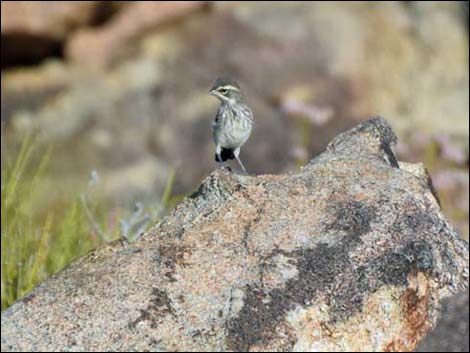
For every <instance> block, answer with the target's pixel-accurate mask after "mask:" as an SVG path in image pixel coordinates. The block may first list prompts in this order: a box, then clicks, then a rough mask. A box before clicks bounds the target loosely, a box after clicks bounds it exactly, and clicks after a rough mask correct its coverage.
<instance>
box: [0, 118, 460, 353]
mask: <svg viewBox="0 0 470 353" xmlns="http://www.w3.org/2000/svg"><path fill="white" fill-rule="evenodd" d="M395 140H396V137H395V135H394V133H393V132H392V130H391V129H390V127H389V126H388V124H387V123H386V121H385V120H384V119H382V118H374V119H371V120H369V121H367V122H364V123H362V124H361V125H359V126H357V127H356V128H354V129H352V130H350V131H347V132H345V133H343V134H341V135H339V136H338V137H337V138H336V139H334V140H333V141H332V142H331V143H330V144H329V145H328V147H327V149H326V151H325V152H324V153H323V154H321V155H320V156H318V157H317V158H315V159H314V160H312V161H311V162H310V163H309V164H308V165H306V166H305V167H304V168H302V169H301V170H300V171H298V172H296V173H292V174H287V175H260V176H239V175H235V174H232V173H229V172H227V171H223V170H216V171H214V172H213V173H212V174H211V175H210V176H209V177H207V179H206V180H205V181H204V182H203V183H202V185H201V186H200V188H199V189H198V190H197V191H196V192H195V193H194V194H192V195H191V196H189V197H188V198H186V199H185V200H184V201H183V202H182V203H181V204H179V205H178V207H176V209H175V210H174V211H173V213H172V214H171V215H170V216H168V217H167V218H165V219H164V220H163V221H161V222H160V223H159V224H157V225H156V226H155V227H154V228H153V229H152V230H151V231H150V232H149V233H148V234H147V235H146V236H144V237H143V238H142V239H141V240H139V241H138V242H136V243H133V244H128V245H125V244H122V243H120V242H115V243H112V244H109V245H106V246H105V247H102V248H99V249H97V250H95V251H93V252H91V253H90V254H88V255H87V256H85V257H83V258H81V259H79V260H77V261H75V262H74V263H73V264H72V265H70V266H69V267H68V268H67V269H65V270H64V271H62V272H61V273H59V274H58V275H56V276H53V277H52V278H50V279H48V280H47V281H46V282H44V283H43V284H41V285H39V286H38V287H37V288H36V289H35V290H34V291H33V292H31V293H30V294H29V295H28V296H26V297H25V298H23V299H22V300H20V301H19V302H17V303H16V304H14V305H13V306H12V307H10V308H9V309H7V310H6V311H4V312H3V313H2V347H1V348H2V351H7V350H17V351H18V350H26V351H29V350H54V351H59V350H81V351H83V350H88V351H97V350H105V351H109V350H113V351H114V350H116V351H127V350H131V351H136V350H141V351H142V350H152V351H162V350H166V351H175V350H177V351H194V350H199V351H227V350H230V351H245V350H249V351H259V350H261V351H263V350H269V351H272V350H277V351H279V350H288V351H291V350H292V351H317V350H323V351H325V350H337V351H356V350H366V351H383V350H388V351H390V350H412V349H415V348H416V345H417V343H418V342H419V340H420V339H421V338H422V337H423V336H424V335H425V334H426V333H427V332H429V331H430V330H431V329H432V327H433V325H434V324H435V322H436V320H437V317H438V312H439V308H440V300H441V299H442V298H444V297H446V296H448V295H450V294H451V293H454V292H458V291H460V290H462V289H463V288H465V287H467V286H468V258H469V257H468V244H467V243H466V242H465V241H463V240H461V239H460V238H459V236H458V235H457V234H456V233H455V232H454V231H453V230H452V228H451V226H450V225H449V224H448V223H447V222H446V221H445V220H444V218H443V216H442V213H441V210H440V207H439V204H438V201H437V200H436V198H435V196H434V195H435V193H434V191H433V188H432V186H431V185H432V184H431V181H430V180H429V178H428V176H427V174H426V172H425V170H424V168H422V166H420V165H412V164H405V163H398V162H397V161H396V159H395V157H394V154H393V152H392V145H393V143H394V142H395ZM398 165H399V166H400V167H398Z"/></svg>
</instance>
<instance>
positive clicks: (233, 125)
mask: <svg viewBox="0 0 470 353" xmlns="http://www.w3.org/2000/svg"><path fill="white" fill-rule="evenodd" d="M209 94H210V95H212V96H214V97H217V98H218V99H219V101H220V106H219V109H218V111H217V114H216V116H215V119H214V121H213V122H212V137H213V139H214V143H215V160H216V162H218V163H223V162H225V161H227V160H229V159H234V158H235V159H236V160H237V162H238V164H240V167H241V168H242V169H243V172H244V173H245V174H248V173H247V171H246V168H245V166H244V165H243V163H242V161H241V160H240V157H239V156H240V149H241V147H242V146H243V145H244V144H245V142H246V141H247V140H248V138H249V137H250V134H251V130H252V129H253V113H252V111H251V109H250V107H248V105H247V103H246V101H245V98H244V97H243V95H242V93H241V90H240V86H239V85H238V83H237V82H236V81H234V80H233V79H231V78H226V77H222V78H218V79H216V80H215V82H214V84H213V86H212V88H211V90H210V91H209Z"/></svg>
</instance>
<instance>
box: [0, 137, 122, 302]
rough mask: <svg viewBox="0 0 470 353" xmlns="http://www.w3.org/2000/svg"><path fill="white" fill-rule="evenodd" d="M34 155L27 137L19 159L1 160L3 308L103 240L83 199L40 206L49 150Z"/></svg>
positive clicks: (71, 199) (74, 198)
mask: <svg viewBox="0 0 470 353" xmlns="http://www.w3.org/2000/svg"><path fill="white" fill-rule="evenodd" d="M33 152H35V153H36V152H37V146H36V144H35V143H34V142H33V141H32V140H31V138H26V139H25V140H24V141H23V143H22V146H21V148H20V151H19V152H18V153H17V154H16V155H12V156H9V157H10V158H7V159H6V160H2V172H1V241H2V243H1V246H2V251H1V298H2V310H3V309H5V308H6V307H8V306H10V305H11V304H12V303H14V302H15V301H16V300H17V299H18V298H20V297H22V296H23V295H25V294H26V293H27V292H29V291H30V290H31V289H32V288H33V287H34V286H35V285H37V284H38V283H39V282H41V281H43V280H44V279H45V278H47V277H48V276H50V275H51V274H54V273H56V272H57V271H59V270H61V269H62V268H63V267H64V266H66V265H67V264H68V263H70V262H71V261H72V260H73V259H74V258H76V257H78V256H80V255H83V254H85V253H86V252H88V251H89V250H90V249H92V248H94V247H96V246H97V245H99V244H100V243H101V242H102V241H103V240H102V239H100V237H98V236H96V234H94V232H93V230H92V229H91V227H90V222H89V221H88V218H87V215H86V211H85V209H84V207H83V205H82V202H81V199H80V197H74V196H71V197H69V198H67V197H65V200H63V201H61V202H60V203H59V204H57V203H56V204H52V205H47V207H46V206H43V205H41V202H40V201H39V198H40V197H39V194H40V192H39V191H40V183H39V182H40V180H41V178H43V177H44V170H45V169H46V168H47V165H48V156H49V155H50V151H48V152H45V153H44V156H43V157H42V158H40V161H39V162H34V159H35V158H33ZM2 157H3V156H2ZM2 159H3V158H2ZM101 214H104V212H102V213H101ZM103 223H104V222H103ZM117 236H118V234H117V233H116V232H115V234H113V237H117Z"/></svg>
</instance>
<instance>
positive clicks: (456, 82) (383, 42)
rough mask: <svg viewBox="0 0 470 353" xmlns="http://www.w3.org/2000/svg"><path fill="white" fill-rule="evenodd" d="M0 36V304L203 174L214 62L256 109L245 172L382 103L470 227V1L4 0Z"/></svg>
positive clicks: (380, 108)
mask: <svg viewBox="0 0 470 353" xmlns="http://www.w3.org/2000/svg"><path fill="white" fill-rule="evenodd" d="M1 37H2V38H1V139H2V143H1V152H2V154H1V163H2V308H5V307H6V306H8V305H10V304H11V303H12V302H13V301H14V300H15V299H16V298H17V297H18V296H21V295H22V294H24V293H25V292H26V291H28V290H29V289H30V288H31V287H32V286H33V285H34V284H36V283H37V282H38V281H40V280H42V279H43V278H45V277H46V276H47V275H49V274H50V273H53V272H56V271H57V270H59V269H60V268H62V267H63V266H65V265H66V264H67V263H68V262H69V261H70V260H71V259H73V258H74V257H76V256H78V255H81V254H83V253H85V252H86V251H88V250H89V249H90V248H92V247H94V246H96V245H98V244H99V243H101V242H104V241H109V240H112V239H117V238H119V237H124V238H125V239H128V240H132V239H135V238H136V237H138V236H139V235H140V234H141V233H142V232H143V230H144V229H145V227H147V226H148V225H150V224H152V222H154V221H156V220H157V219H158V218H159V217H161V216H162V215H164V214H165V212H167V210H168V209H171V208H172V207H173V206H174V205H175V203H177V202H178V201H179V200H180V199H181V198H182V197H184V196H185V195H187V194H188V193H190V192H191V191H192V190H194V188H195V187H197V185H198V184H199V183H200V182H201V180H202V179H203V178H204V177H205V176H206V175H208V174H209V173H210V172H211V171H212V170H213V169H214V167H215V163H214V146H213V142H212V137H211V130H210V124H211V121H212V119H213V118H214V116H215V112H216V109H217V107H218V102H217V101H216V99H214V98H213V97H210V96H209V95H208V90H209V88H210V87H211V85H212V83H213V81H214V80H215V79H216V78H217V77H218V76H221V75H224V76H230V77H233V78H234V79H236V80H237V81H238V82H239V83H240V85H241V86H242V90H243V92H244V93H245V95H246V98H247V100H248V102H249V104H250V106H251V107H252V109H253V111H254V115H255V128H254V131H253V135H252V137H251V138H250V140H249V141H248V142H247V144H246V145H245V147H244V148H243V150H242V154H241V157H242V160H243V161H244V163H245V165H246V167H247V169H248V170H249V171H250V172H251V173H253V174H260V173H283V172H286V171H290V170H295V169H296V168H298V167H299V166H300V165H302V164H304V163H306V162H307V161H308V160H310V159H311V158H312V157H314V156H315V155H317V154H318V153H320V152H321V151H322V150H323V149H324V148H325V147H326V144H327V143H328V142H329V141H330V140H331V139H332V138H333V137H334V136H335V135H336V134H338V133H339V132H341V131H344V130H346V129H348V128H350V127H352V126H354V125H355V124H357V123H358V122H360V121H363V120H366V119H367V118H369V117H371V116H374V115H382V116H384V117H385V118H386V119H388V121H389V122H390V123H391V125H392V126H393V128H394V129H395V131H396V133H397V135H398V136H399V140H400V142H399V144H398V146H397V148H396V152H397V154H398V157H399V159H400V160H404V161H412V162H417V161H420V162H423V163H424V164H425V166H426V167H427V168H428V170H429V171H430V174H431V176H432V178H433V182H434V186H435V188H436V189H437V192H438V194H439V197H440V199H441V202H442V206H443V209H444V213H445V214H446V216H447V217H448V219H449V220H450V221H451V222H452V224H453V225H454V227H455V228H456V229H457V230H458V232H459V233H460V234H461V235H462V237H464V238H465V239H467V240H468V234H469V226H468V208H469V206H468V205H469V179H468V177H469V140H468V133H469V74H468V72H469V66H468V60H469V51H468V43H469V41H468V2H438V1H433V2H424V1H419V2H412V1H411V2H408V1H400V2H275V3H270V2H260V3H256V2H217V3H215V2H206V1H199V2H198V1H194V2H166V1H161V2H140V1H135V2H130V1H129V2H128V1H94V2H91V1H76V2H65V1H64V2H62V1H57V2H47V1H37V2H27V1H17V2H13V1H11V2H10V1H2V3H1ZM467 302H468V299H467ZM467 336H468V332H467Z"/></svg>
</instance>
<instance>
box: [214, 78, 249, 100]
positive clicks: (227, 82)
mask: <svg viewBox="0 0 470 353" xmlns="http://www.w3.org/2000/svg"><path fill="white" fill-rule="evenodd" d="M209 94H210V95H212V96H214V97H217V98H218V99H219V100H220V101H221V102H222V103H231V104H233V103H236V102H238V101H239V100H241V98H242V94H241V92H240V86H239V85H238V83H236V82H235V81H234V80H232V79H230V78H218V79H217V80H216V81H215V82H214V85H213V86H212V88H211V90H210V91H209Z"/></svg>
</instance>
